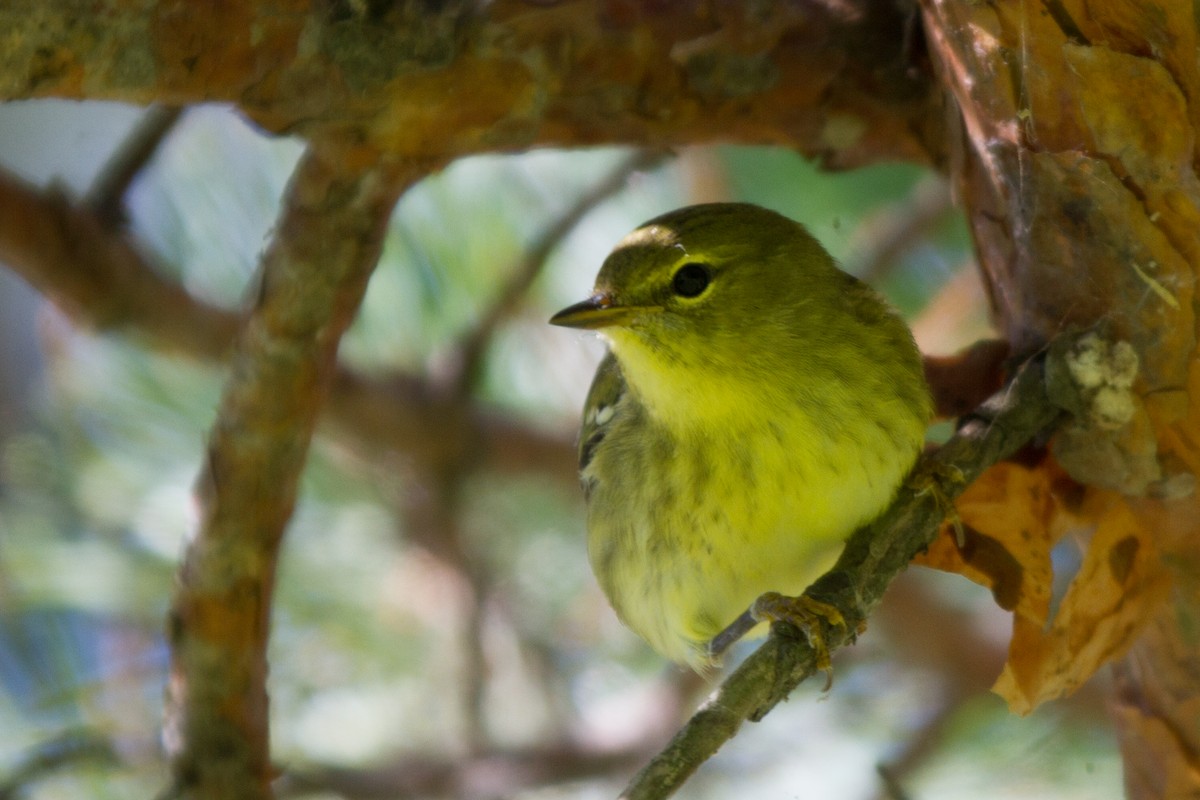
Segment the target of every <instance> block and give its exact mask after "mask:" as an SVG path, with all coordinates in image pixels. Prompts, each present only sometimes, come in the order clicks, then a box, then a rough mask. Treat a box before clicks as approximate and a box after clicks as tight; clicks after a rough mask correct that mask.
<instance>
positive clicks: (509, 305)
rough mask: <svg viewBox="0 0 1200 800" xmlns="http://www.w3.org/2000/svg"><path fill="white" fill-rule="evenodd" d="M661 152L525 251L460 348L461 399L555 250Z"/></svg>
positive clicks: (646, 154)
mask: <svg viewBox="0 0 1200 800" xmlns="http://www.w3.org/2000/svg"><path fill="white" fill-rule="evenodd" d="M667 155H668V154H667V153H665V152H663V151H660V150H639V151H637V152H635V153H633V154H632V155H631V156H630V157H629V158H627V159H625V160H624V161H622V162H621V163H620V164H618V165H617V166H616V168H614V169H613V171H612V172H610V173H609V174H608V176H607V177H605V178H604V179H603V180H601V181H600V182H599V183H597V184H596V185H595V186H593V187H592V188H591V189H590V190H588V191H587V192H586V193H584V194H583V195H581V196H580V197H579V198H578V199H577V200H576V201H575V203H574V204H573V205H572V206H571V207H570V208H568V209H567V210H566V211H565V212H564V213H563V214H562V215H561V216H560V217H558V218H557V219H555V220H553V221H552V222H551V223H550V224H549V225H547V226H546V227H545V228H544V229H543V230H542V232H541V233H540V234H539V235H538V237H537V238H536V239H534V241H533V244H531V245H530V246H529V248H528V249H527V250H526V251H525V253H524V255H522V257H521V261H520V262H519V263H518V264H517V265H516V267H515V269H513V271H512V275H511V277H510V278H509V279H508V282H507V283H506V284H505V285H504V288H502V289H501V290H500V292H499V293H498V294H497V295H496V299H495V300H493V301H492V304H491V305H490V306H489V307H488V309H487V311H485V312H484V314H483V316H482V317H481V318H480V320H479V323H478V324H477V325H476V326H475V327H474V328H473V329H472V330H471V331H470V333H468V334H467V335H466V336H465V337H463V340H462V343H461V344H460V345H459V348H458V351H459V367H458V374H457V376H456V378H457V379H456V381H455V383H456V386H455V388H456V390H457V394H458V396H460V397H463V396H466V395H468V394H470V392H471V390H472V389H473V388H474V386H475V385H476V383H477V382H478V380H479V372H480V369H481V367H482V364H483V357H484V355H485V354H486V352H487V348H488V345H489V344H490V343H491V340H492V336H493V335H494V334H495V332H496V327H497V326H498V325H499V324H500V323H501V322H503V321H504V320H505V319H506V318H507V317H509V316H510V315H512V313H513V311H514V310H515V309H516V308H517V306H518V304H519V301H520V299H521V297H522V296H524V294H525V293H526V292H527V291H529V287H530V286H532V285H533V282H534V281H535V280H537V277H538V275H540V274H541V273H542V269H543V268H544V267H545V266H546V261H547V259H549V257H550V254H551V253H553V252H554V249H555V248H556V247H558V245H559V244H560V243H561V242H562V240H563V239H565V238H566V237H567V234H569V233H570V232H571V231H572V230H574V229H575V226H576V225H578V224H579V222H580V220H582V219H583V218H584V217H585V216H587V215H588V213H589V212H591V211H592V210H593V209H594V208H596V206H598V205H600V204H601V203H603V202H604V201H605V200H607V199H608V198H610V197H612V196H613V195H615V194H616V193H617V192H619V191H621V190H622V189H623V188H625V186H626V184H627V183H628V181H629V176H630V175H632V174H634V173H635V172H644V171H646V170H651V169H654V168H655V167H657V166H658V165H659V164H661V163H662V162H663V161H664V160H666V158H667Z"/></svg>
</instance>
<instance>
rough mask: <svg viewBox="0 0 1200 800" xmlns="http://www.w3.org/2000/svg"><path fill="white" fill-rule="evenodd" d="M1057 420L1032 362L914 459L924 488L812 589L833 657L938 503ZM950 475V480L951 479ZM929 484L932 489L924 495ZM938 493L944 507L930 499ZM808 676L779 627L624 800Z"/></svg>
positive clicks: (667, 789) (905, 498) (927, 536)
mask: <svg viewBox="0 0 1200 800" xmlns="http://www.w3.org/2000/svg"><path fill="white" fill-rule="evenodd" d="M1060 413H1061V412H1060V410H1059V409H1057V408H1055V407H1054V406H1052V405H1051V404H1050V401H1049V399H1048V398H1047V397H1046V388H1045V382H1044V370H1043V363H1042V361H1041V360H1040V359H1034V360H1031V361H1030V362H1028V363H1027V364H1026V365H1025V366H1024V367H1022V369H1021V370H1020V371H1019V372H1018V373H1017V374H1016V376H1015V377H1014V378H1013V380H1012V381H1011V382H1010V383H1009V384H1008V385H1007V386H1005V387H1004V388H1003V389H1002V390H1001V391H1000V392H999V393H997V394H995V395H993V396H992V397H991V398H990V399H989V400H988V401H987V402H985V403H984V404H983V405H982V406H980V408H979V409H978V410H977V411H976V413H975V414H974V415H972V416H971V417H970V418H968V420H967V421H966V422H965V424H963V426H962V427H961V428H960V429H959V431H958V433H956V434H955V435H954V436H953V437H952V438H951V439H950V440H949V441H948V442H946V444H945V445H943V446H942V447H941V448H939V449H938V450H936V451H934V452H933V453H931V454H929V455H927V456H925V457H923V458H922V459H921V461H920V462H919V463H918V465H917V469H916V470H915V473H914V478H915V480H916V482H918V483H923V484H924V485H925V486H926V488H925V489H924V490H920V489H914V488H911V487H908V486H906V488H905V489H904V490H903V491H901V493H900V496H899V497H897V498H896V500H895V502H893V503H892V505H891V506H890V507H889V508H888V510H887V511H886V512H884V514H883V516H882V517H880V518H879V519H878V520H876V521H875V522H874V523H873V524H872V525H870V526H867V527H865V528H862V529H860V530H859V531H857V532H856V533H855V534H854V535H853V536H852V537H851V538H850V540H849V541H848V542H847V544H846V549H845V551H844V552H843V553H842V556H841V558H840V559H839V560H838V562H837V564H836V565H835V566H834V568H833V569H832V570H831V571H830V572H829V573H828V574H827V575H825V577H823V578H822V579H821V580H819V581H817V583H816V584H814V585H813V586H812V588H811V589H810V590H809V591H810V592H811V593H812V594H813V595H815V596H817V597H819V598H820V599H821V600H822V601H825V602H828V603H832V604H833V605H834V606H836V607H837V608H838V610H839V611H841V612H842V615H843V616H844V617H845V620H846V625H845V627H840V626H839V627H832V626H828V625H824V626H823V630H822V631H821V633H822V635H823V636H824V640H825V642H826V644H827V645H828V647H829V649H830V650H831V651H832V650H834V649H836V648H839V647H842V646H844V645H846V644H849V643H851V642H852V641H853V640H854V638H855V633H854V632H855V631H857V630H859V629H860V627H861V626H863V625H865V624H866V620H867V616H868V615H869V614H870V612H871V610H872V609H874V608H875V606H876V605H877V604H878V603H879V601H880V599H881V598H882V597H883V592H884V590H885V589H886V588H887V586H888V584H889V583H891V581H892V579H893V578H894V577H895V576H896V575H898V574H899V573H900V572H901V571H902V570H903V569H904V568H905V566H907V564H908V563H909V561H911V560H912V558H913V556H915V555H916V554H917V553H918V552H920V551H921V550H923V549H924V548H926V547H928V546H929V543H930V542H932V541H933V539H934V538H935V536H936V535H937V532H938V529H939V526H940V524H941V521H942V518H943V515H944V513H945V508H944V506H942V505H941V503H942V502H949V501H950V500H951V499H953V498H954V497H956V496H957V495H958V494H959V493H960V492H961V491H962V489H963V488H964V487H965V486H966V485H967V484H969V483H970V482H972V481H974V480H975V479H976V478H978V477H979V475H981V474H982V473H983V471H984V470H985V469H987V468H988V467H989V466H991V465H992V464H994V463H996V462H997V461H998V460H1000V459H1002V458H1005V457H1006V456H1008V455H1011V454H1012V453H1014V452H1015V451H1016V450H1018V449H1019V448H1020V447H1021V446H1023V445H1024V444H1025V443H1026V442H1028V441H1029V440H1030V439H1032V438H1033V437H1035V436H1037V435H1038V434H1040V433H1042V432H1044V431H1046V430H1048V429H1049V428H1051V426H1053V425H1054V424H1055V422H1056V420H1057V419H1058V417H1059V415H1060ZM947 476H954V477H953V479H952V480H950V479H947ZM912 482H913V480H912V479H910V483H912ZM929 485H933V486H936V487H938V488H937V489H935V490H934V491H930V490H929V488H928V486H929ZM937 494H940V495H942V497H943V498H944V500H939V499H937V498H936V497H935V495H937ZM815 671H816V658H815V653H814V652H813V649H812V647H810V646H809V644H808V642H807V640H806V639H805V638H804V637H803V636H798V635H796V634H795V630H794V629H792V628H789V627H787V626H781V625H776V626H775V627H774V628H773V629H772V631H771V636H770V638H768V639H767V641H766V642H765V643H764V644H763V645H762V646H761V647H760V648H758V650H756V651H755V652H754V653H752V654H751V655H750V657H749V658H747V659H746V661H745V662H743V663H742V664H741V666H739V667H738V668H737V670H735V671H734V672H733V674H732V675H730V676H729V677H728V678H727V679H726V680H725V682H724V683H723V684H722V685H721V686H720V687H719V688H718V689H717V690H716V691H715V692H714V693H713V694H712V695H711V696H710V697H709V699H708V700H707V701H706V702H705V703H704V705H703V706H702V707H701V708H700V710H698V711H697V712H696V714H695V715H694V716H693V717H692V718H691V719H690V720H689V721H688V722H687V724H686V725H684V727H683V728H682V729H681V730H680V731H679V732H678V733H677V734H676V735H675V738H673V739H672V740H671V742H670V743H669V744H668V745H667V747H666V748H665V749H664V750H663V751H662V752H661V753H659V754H658V755H657V756H655V758H654V759H653V760H652V761H650V763H649V764H647V765H646V766H645V767H644V768H643V769H642V771H641V772H639V773H638V774H637V775H636V776H635V777H634V778H633V780H632V781H631V782H630V784H629V786H628V787H627V788H626V789H625V792H624V793H623V794H622V798H623V800H651V799H652V798H662V797H667V796H669V795H671V794H673V793H674V792H675V791H676V790H677V789H679V787H680V786H682V785H683V783H684V782H685V781H686V780H687V779H688V777H689V776H691V774H692V773H693V772H695V771H696V769H697V768H698V767H699V766H700V765H701V764H702V763H704V761H706V760H707V759H708V758H709V757H710V756H712V755H713V754H714V753H716V751H717V750H718V749H719V748H720V747H721V745H723V744H724V743H725V742H726V741H728V740H729V739H731V738H732V737H733V736H734V735H735V734H736V733H737V731H738V729H740V728H741V726H742V723H743V722H744V721H746V720H755V721H757V720H760V719H762V718H763V717H764V716H766V714H767V713H768V712H770V710H771V709H772V708H774V707H775V705H776V704H777V703H779V702H780V701H782V700H784V699H786V698H787V696H788V694H789V693H790V692H791V691H792V690H793V689H794V688H795V687H796V686H798V685H799V684H800V682H801V681H803V680H805V679H806V678H808V677H809V676H811V675H812V674H813V673H814V672H815Z"/></svg>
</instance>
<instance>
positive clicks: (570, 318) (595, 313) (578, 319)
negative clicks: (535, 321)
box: [550, 292, 646, 330]
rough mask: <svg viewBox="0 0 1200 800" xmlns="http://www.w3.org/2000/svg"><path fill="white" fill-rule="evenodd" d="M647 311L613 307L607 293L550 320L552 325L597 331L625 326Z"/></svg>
mask: <svg viewBox="0 0 1200 800" xmlns="http://www.w3.org/2000/svg"><path fill="white" fill-rule="evenodd" d="M645 310H646V309H644V308H642V307H640V306H619V305H613V301H612V298H611V297H610V296H609V295H608V294H607V293H605V292H597V293H596V294H594V295H592V296H591V297H589V298H588V299H587V300H584V301H583V302H582V303H576V304H575V305H573V306H568V307H567V308H564V309H563V310H562V311H560V312H558V313H557V314H555V315H554V316H553V317H551V318H550V324H551V325H561V326H563V327H564V328H583V329H585V330H596V329H598V328H608V327H610V326H613V325H623V324H625V323H626V322H628V321H629V320H630V319H632V318H633V317H634V315H636V314H637V313H639V312H641V311H645Z"/></svg>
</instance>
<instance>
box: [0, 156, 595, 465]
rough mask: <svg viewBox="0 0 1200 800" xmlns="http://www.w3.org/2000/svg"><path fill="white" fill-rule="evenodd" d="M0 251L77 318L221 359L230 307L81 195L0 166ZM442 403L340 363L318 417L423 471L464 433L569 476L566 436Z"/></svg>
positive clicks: (444, 458)
mask: <svg viewBox="0 0 1200 800" xmlns="http://www.w3.org/2000/svg"><path fill="white" fill-rule="evenodd" d="M0 262H3V263H4V264H6V265H7V266H9V267H11V268H12V269H14V270H15V271H16V272H17V274H19V275H20V276H21V277H23V278H24V279H25V280H27V281H28V282H29V283H30V284H31V285H32V286H33V287H34V288H35V289H37V290H38V291H40V292H41V293H43V294H44V295H46V296H47V297H48V298H50V300H51V301H53V302H54V303H55V304H56V305H57V306H58V307H59V308H60V309H61V310H62V311H63V312H64V313H66V314H67V315H68V316H70V317H71V318H72V319H73V320H74V321H75V322H76V323H78V324H81V325H85V326H90V327H92V328H96V329H99V330H101V331H104V330H115V331H119V332H126V333H133V334H140V335H143V336H147V337H149V338H150V339H151V340H152V342H153V344H155V345H157V346H159V347H163V348H165V349H166V350H168V351H170V352H174V353H180V354H184V355H187V356H190V357H192V358H197V359H201V360H206V361H224V360H225V359H226V358H227V357H228V354H229V350H230V348H231V346H232V343H233V338H234V335H235V333H236V332H237V330H238V326H239V324H240V322H241V315H240V314H237V313H234V312H232V311H228V310H225V309H221V308H217V307H216V306H212V305H209V304H207V303H205V302H203V301H200V300H197V299H196V298H194V297H192V296H191V295H190V294H188V292H187V291H186V290H185V289H184V288H183V287H181V286H180V285H179V284H177V283H175V282H173V281H170V280H168V279H167V278H165V277H164V276H163V275H162V274H161V273H160V272H159V271H158V270H156V269H155V268H154V266H153V265H152V264H151V263H150V262H149V260H148V259H147V257H146V256H145V255H143V253H142V252H141V251H140V250H138V248H137V247H136V246H135V245H134V243H133V242H132V240H131V239H130V238H129V237H128V236H127V235H126V234H124V233H121V232H116V231H111V230H108V229H106V228H105V226H104V225H103V223H102V222H101V221H100V220H98V219H97V218H96V216H95V215H94V214H93V213H92V212H91V211H90V210H89V209H88V208H87V207H86V206H83V205H80V204H76V203H72V202H71V201H70V200H69V199H68V198H67V197H66V196H65V195H64V194H63V193H62V192H61V191H59V190H56V189H50V190H46V191H42V190H39V189H38V188H37V187H35V186H32V185H30V184H29V183H26V182H25V181H23V180H21V179H20V178H18V177H16V176H15V175H12V174H11V173H8V172H5V171H4V170H2V169H0ZM452 405H455V404H452V403H448V402H447V399H446V397H445V396H444V393H443V392H440V391H438V390H436V389H435V388H434V387H433V386H431V385H430V384H429V383H428V382H427V381H425V380H424V379H422V378H420V377H417V376H414V375H407V374H395V375H391V376H384V377H367V376H363V375H359V374H357V373H354V372H351V371H349V370H347V369H345V368H339V369H338V371H337V372H336V374H335V375H334V377H333V387H332V395H331V397H330V398H329V404H328V409H329V414H328V417H329V422H330V424H331V425H332V426H333V427H335V428H336V429H337V430H338V432H339V433H342V434H344V435H346V436H347V437H348V438H349V439H350V440H351V441H353V442H355V443H356V444H357V446H358V447H359V448H360V449H361V450H363V451H365V452H369V453H377V452H379V451H380V450H384V449H391V450H394V451H396V452H400V453H404V454H405V456H406V457H408V458H411V459H413V461H414V462H415V463H416V464H417V466H418V467H419V468H420V469H422V470H426V471H428V470H436V469H444V468H445V467H446V466H447V465H450V464H452V463H454V462H455V461H456V460H457V459H458V458H459V457H460V455H461V453H462V452H463V451H464V450H465V449H466V448H467V442H472V443H473V444H472V446H473V447H474V448H475V452H474V458H475V463H476V464H478V465H479V467H480V468H481V469H485V470H493V471H496V472H501V473H503V472H509V473H516V472H536V473H539V474H542V475H544V476H546V477H549V478H553V479H554V480H558V481H562V482H563V484H564V485H567V484H570V485H572V486H573V485H574V482H575V448H574V446H573V443H572V441H571V436H570V435H567V434H565V433H564V434H562V435H554V434H553V433H548V432H546V431H544V430H540V429H538V428H535V427H533V426H530V425H526V424H524V423H522V422H520V421H519V420H515V419H513V418H511V417H510V416H507V415H504V414H501V413H500V412H496V411H490V410H488V409H486V408H484V407H482V406H478V405H474V404H466V405H465V406H463V407H462V408H458V407H455V408H451V407H450V406H452ZM451 423H453V424H451Z"/></svg>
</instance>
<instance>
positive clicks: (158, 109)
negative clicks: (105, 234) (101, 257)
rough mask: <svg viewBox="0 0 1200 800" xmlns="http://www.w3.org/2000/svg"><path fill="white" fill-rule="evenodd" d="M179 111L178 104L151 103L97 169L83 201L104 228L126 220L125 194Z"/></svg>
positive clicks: (116, 225)
mask: <svg viewBox="0 0 1200 800" xmlns="http://www.w3.org/2000/svg"><path fill="white" fill-rule="evenodd" d="M182 114H183V109H182V108H180V107H178V106H161V105H153V106H150V107H149V108H148V109H146V113H144V114H143V115H142V118H141V119H139V120H138V121H137V124H136V125H134V126H133V130H132V131H130V132H129V135H128V136H126V137H125V140H124V141H123V142H121V146H120V147H118V148H117V150H116V152H114V153H113V154H112V156H111V157H110V158H109V159H108V161H107V162H106V163H105V164H104V166H103V167H102V168H101V169H100V173H99V174H98V175H97V176H96V178H95V180H93V181H92V185H91V186H90V187H88V190H87V194H85V195H84V196H83V203H84V205H86V206H87V207H89V208H91V209H92V212H93V213H94V214H95V215H96V218H97V219H98V220H100V224H101V225H103V226H104V227H105V228H108V229H109V230H114V229H116V228H119V227H121V226H122V225H123V224H124V223H125V193H126V192H127V191H129V186H130V184H132V183H133V181H134V179H135V178H136V177H137V176H138V173H140V172H141V171H142V169H143V168H144V167H145V166H146V163H147V162H149V161H150V159H151V158H153V157H154V154H155V153H157V152H158V148H159V145H161V144H162V143H163V140H164V139H166V138H167V134H169V133H170V132H171V130H172V129H173V128H174V127H175V123H177V122H178V121H179V117H180V116H182Z"/></svg>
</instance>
